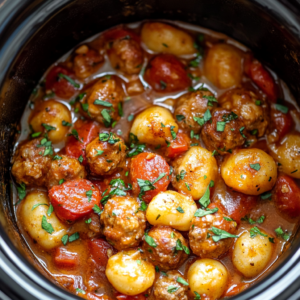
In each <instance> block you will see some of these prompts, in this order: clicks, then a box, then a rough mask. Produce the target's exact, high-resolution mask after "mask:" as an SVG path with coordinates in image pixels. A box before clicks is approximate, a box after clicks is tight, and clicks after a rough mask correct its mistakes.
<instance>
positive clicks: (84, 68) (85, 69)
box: [73, 45, 104, 79]
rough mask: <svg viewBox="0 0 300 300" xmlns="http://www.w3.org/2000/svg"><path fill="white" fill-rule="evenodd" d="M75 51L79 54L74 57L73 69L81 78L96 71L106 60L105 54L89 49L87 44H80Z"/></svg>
mask: <svg viewBox="0 0 300 300" xmlns="http://www.w3.org/2000/svg"><path fill="white" fill-rule="evenodd" d="M75 53H76V54H77V55H76V56H75V57H74V67H73V69H74V72H75V75H76V77H78V78H81V79H84V78H87V77H89V76H90V75H92V74H93V73H95V72H96V71H97V69H99V68H100V66H101V63H102V62H103V61H104V57H103V55H101V54H100V53H99V52H97V51H95V50H93V49H89V48H88V46H86V45H82V46H80V47H79V48H78V49H76V51H75Z"/></svg>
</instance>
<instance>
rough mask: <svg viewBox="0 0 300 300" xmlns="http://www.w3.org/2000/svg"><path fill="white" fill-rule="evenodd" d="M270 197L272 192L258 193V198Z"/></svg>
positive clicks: (265, 198)
mask: <svg viewBox="0 0 300 300" xmlns="http://www.w3.org/2000/svg"><path fill="white" fill-rule="evenodd" d="M271 197H272V192H265V193H262V194H261V195H260V198H261V199H263V200H267V199H271Z"/></svg>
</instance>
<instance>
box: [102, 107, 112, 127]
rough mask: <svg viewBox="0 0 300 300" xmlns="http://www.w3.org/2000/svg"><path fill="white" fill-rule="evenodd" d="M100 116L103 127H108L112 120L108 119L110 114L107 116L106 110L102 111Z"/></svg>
mask: <svg viewBox="0 0 300 300" xmlns="http://www.w3.org/2000/svg"><path fill="white" fill-rule="evenodd" d="M101 115H102V117H103V119H104V125H105V127H109V126H110V125H111V121H112V120H111V117H110V114H109V112H108V110H107V109H102V111H101Z"/></svg>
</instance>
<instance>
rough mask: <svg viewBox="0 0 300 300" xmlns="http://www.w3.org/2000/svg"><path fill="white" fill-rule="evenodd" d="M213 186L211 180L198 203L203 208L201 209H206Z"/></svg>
mask: <svg viewBox="0 0 300 300" xmlns="http://www.w3.org/2000/svg"><path fill="white" fill-rule="evenodd" d="M213 186H214V182H213V181H212V180H211V181H210V183H209V185H208V186H207V188H206V191H205V193H204V195H203V196H202V197H201V198H200V200H199V203H200V204H201V205H202V206H203V207H207V206H208V205H209V204H210V199H209V198H210V190H209V188H210V187H213Z"/></svg>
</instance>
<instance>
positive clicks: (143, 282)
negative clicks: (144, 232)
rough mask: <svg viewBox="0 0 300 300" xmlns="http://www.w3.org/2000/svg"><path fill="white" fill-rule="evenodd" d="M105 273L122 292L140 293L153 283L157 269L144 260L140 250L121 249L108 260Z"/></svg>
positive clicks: (131, 294)
mask: <svg viewBox="0 0 300 300" xmlns="http://www.w3.org/2000/svg"><path fill="white" fill-rule="evenodd" d="M105 274H106V277H107V279H108V280H109V282H110V283H111V284H112V285H113V287H114V288H115V289H116V290H117V291H118V292H120V293H123V294H125V295H130V296H134V295H138V294H140V293H143V292H144V291H146V290H147V289H148V288H149V287H151V286H152V285H153V282H154V279H155V269H154V266H153V265H152V264H150V263H149V262H147V261H145V260H143V258H142V256H141V253H140V251H138V250H128V251H120V252H118V253H117V254H115V255H113V256H111V257H110V258H109V260H108V263H107V267H106V270H105Z"/></svg>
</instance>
